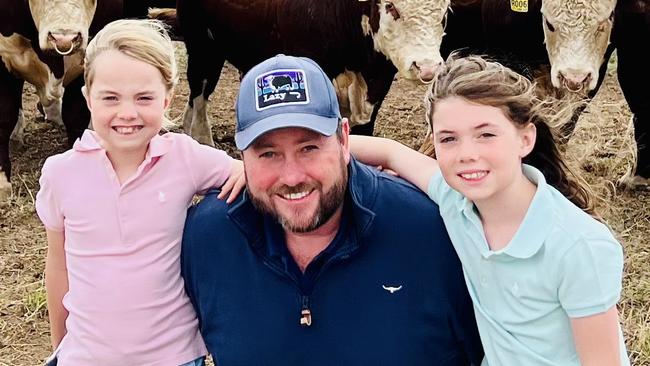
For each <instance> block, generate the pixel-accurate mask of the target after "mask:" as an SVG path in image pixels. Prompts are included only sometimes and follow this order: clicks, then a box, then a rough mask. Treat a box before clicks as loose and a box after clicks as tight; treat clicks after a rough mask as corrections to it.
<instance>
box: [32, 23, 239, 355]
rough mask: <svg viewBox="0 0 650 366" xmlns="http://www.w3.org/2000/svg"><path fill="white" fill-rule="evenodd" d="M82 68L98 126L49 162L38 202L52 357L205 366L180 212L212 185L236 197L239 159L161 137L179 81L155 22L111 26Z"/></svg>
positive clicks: (182, 140)
mask: <svg viewBox="0 0 650 366" xmlns="http://www.w3.org/2000/svg"><path fill="white" fill-rule="evenodd" d="M85 65H86V68H85V73H84V78H85V83H86V86H85V87H84V89H83V93H84V96H85V98H86V101H87V104H88V108H89V109H90V112H91V119H92V125H93V129H94V131H90V130H87V131H85V133H84V135H83V136H82V137H81V139H80V140H77V142H76V143H75V144H74V146H73V148H72V149H71V150H69V151H67V152H65V153H63V154H59V155H55V156H52V157H50V158H48V159H47V161H46V162H45V164H44V165H43V171H42V175H41V180H40V183H41V189H40V191H39V192H38V195H37V199H36V210H37V212H38V215H39V217H40V218H41V220H42V221H43V224H44V225H45V228H46V231H47V240H48V253H47V262H46V269H45V275H46V288H47V300H48V310H49V316H50V329H51V337H52V346H53V348H54V349H55V351H54V353H53V355H52V357H51V358H50V360H48V362H49V364H58V365H60V366H68V365H73V366H83V365H148V366H154V365H161V366H162V365H164V366H177V365H202V364H203V359H204V356H205V355H206V349H205V346H204V344H203V340H202V339H201V336H200V334H199V329H198V323H197V318H196V315H195V313H194V310H193V308H192V304H191V303H190V301H189V299H188V297H187V296H186V294H185V291H184V288H183V281H182V279H181V276H180V263H179V262H180V260H179V258H180V248H181V247H180V241H181V236H182V231H183V224H184V221H185V213H186V209H187V207H188V206H189V204H190V202H191V200H192V197H193V196H194V195H195V194H197V193H203V192H205V191H207V190H208V189H209V188H210V187H215V186H216V187H218V186H222V190H223V192H222V194H221V196H220V198H224V197H225V196H227V195H228V192H230V196H229V200H232V199H234V197H235V196H236V194H237V193H239V191H240V190H241V188H242V187H243V185H244V177H243V173H242V170H243V169H242V165H241V162H240V161H238V160H234V159H231V158H230V157H229V156H228V155H226V153H224V152H223V151H220V150H217V149H214V148H211V147H208V146H204V145H200V144H198V143H197V142H195V141H194V140H192V139H191V138H190V137H188V136H186V135H182V134H175V133H166V134H164V135H159V132H160V130H161V128H162V125H163V122H164V121H165V117H164V113H165V110H166V109H167V107H168V106H169V103H170V101H171V98H172V92H173V89H174V86H175V85H176V83H177V80H178V76H177V70H176V61H175V58H174V47H173V45H172V43H171V40H170V39H169V36H168V35H167V33H166V31H165V29H164V27H163V26H162V25H161V24H160V23H158V22H154V21H142V20H120V21H116V22H113V23H111V24H109V25H107V26H106V27H105V28H104V29H103V30H102V31H100V32H99V33H98V34H97V35H96V36H95V38H94V39H93V40H92V41H91V42H90V43H89V44H88V48H87V51H86V58H85Z"/></svg>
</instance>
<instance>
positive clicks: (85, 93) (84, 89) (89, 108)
mask: <svg viewBox="0 0 650 366" xmlns="http://www.w3.org/2000/svg"><path fill="white" fill-rule="evenodd" d="M81 94H83V96H84V99H86V106H88V110H89V111H92V110H93V109H92V108H91V106H90V95H88V88H86V86H85V85H84V86H82V87H81Z"/></svg>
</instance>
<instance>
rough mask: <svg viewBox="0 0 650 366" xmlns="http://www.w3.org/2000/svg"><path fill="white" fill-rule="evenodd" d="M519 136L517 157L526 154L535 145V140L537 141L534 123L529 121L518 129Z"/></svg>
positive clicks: (522, 156) (523, 156)
mask: <svg viewBox="0 0 650 366" xmlns="http://www.w3.org/2000/svg"><path fill="white" fill-rule="evenodd" d="M519 136H520V137H521V149H520V151H519V157H520V158H522V159H523V158H525V157H526V156H528V154H530V152H531V151H533V148H534V147H535V141H537V127H535V125H534V124H532V123H529V124H527V125H526V126H525V127H523V128H522V129H520V130H519Z"/></svg>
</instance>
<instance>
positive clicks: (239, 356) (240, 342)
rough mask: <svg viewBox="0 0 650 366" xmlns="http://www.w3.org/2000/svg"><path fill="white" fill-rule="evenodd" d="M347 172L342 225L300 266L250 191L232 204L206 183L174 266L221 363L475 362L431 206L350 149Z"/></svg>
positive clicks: (467, 314)
mask: <svg viewBox="0 0 650 366" xmlns="http://www.w3.org/2000/svg"><path fill="white" fill-rule="evenodd" d="M348 172H349V174H348V176H349V180H348V187H347V191H346V196H345V202H346V203H345V204H346V205H348V206H347V207H348V209H344V215H343V218H342V223H343V226H341V229H340V230H339V232H338V233H337V235H336V237H335V239H334V240H333V241H332V244H331V245H330V246H328V247H327V249H325V251H324V252H323V253H321V255H319V256H318V257H317V259H316V260H315V261H314V262H313V263H311V264H310V266H308V268H307V271H306V272H305V274H304V275H303V274H302V273H300V271H299V270H298V269H297V265H296V264H295V263H294V262H293V259H292V258H291V257H290V255H289V254H288V253H287V249H286V245H285V244H284V235H283V234H282V233H281V230H282V229H281V228H280V227H279V226H278V225H275V224H273V223H272V222H266V221H267V220H268V218H265V217H264V215H262V214H261V213H259V212H258V211H257V210H256V209H255V207H254V206H253V205H252V203H251V202H250V199H249V198H248V196H247V193H244V194H243V195H242V196H241V197H239V198H238V200H237V201H235V202H234V203H233V204H231V205H227V204H226V203H225V202H224V201H222V200H218V199H216V198H215V197H214V194H209V195H208V196H206V197H205V199H203V201H201V202H200V203H199V204H198V205H196V206H194V207H192V208H191V209H190V211H189V212H188V218H187V221H186V223H185V230H184V234H183V246H182V254H181V271H182V275H183V278H184V280H185V289H186V292H187V294H188V296H189V298H190V300H191V301H192V304H193V305H194V308H195V309H196V313H197V316H198V319H199V329H200V331H201V335H202V336H203V339H204V341H205V344H206V346H207V348H208V350H209V352H210V354H211V355H212V357H213V358H214V360H215V363H216V364H217V365H219V366H234V365H300V366H305V365H306V366H331V365H344V366H345V365H354V366H358V365H391V366H393V365H409V366H420V365H422V366H425V365H427V366H430V365H438V366H461V365H463V366H467V365H479V364H480V363H481V361H482V358H483V350H482V347H481V344H480V338H479V335H478V330H477V327H476V321H475V318H474V312H473V307H472V302H471V299H470V297H469V295H468V292H467V289H466V287H465V282H464V279H463V272H462V269H461V265H460V261H459V260H458V257H457V256H456V253H455V251H454V249H453V247H452V245H451V243H450V241H449V237H448V236H447V233H446V231H445V228H444V224H443V222H442V219H441V218H440V215H439V212H438V207H437V206H436V205H435V204H434V203H433V202H431V200H429V199H428V198H427V197H426V196H425V195H424V194H423V193H422V192H420V191H419V190H417V189H416V188H415V187H413V186H412V185H410V184H408V183H406V182H404V181H403V180H401V179H397V178H394V177H390V176H387V175H385V174H379V173H377V172H376V171H375V170H374V169H373V168H370V167H367V166H365V165H362V164H360V163H358V162H356V161H355V160H354V159H353V160H352V161H351V162H350V165H349V168H348ZM289 259H291V260H289ZM305 311H308V312H309V314H310V315H309V319H310V321H309V322H306V321H304V320H305V316H304V313H305Z"/></svg>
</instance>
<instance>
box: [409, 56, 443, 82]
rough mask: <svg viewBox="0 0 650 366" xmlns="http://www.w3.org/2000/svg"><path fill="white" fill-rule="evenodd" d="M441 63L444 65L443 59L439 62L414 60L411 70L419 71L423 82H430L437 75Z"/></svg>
mask: <svg viewBox="0 0 650 366" xmlns="http://www.w3.org/2000/svg"><path fill="white" fill-rule="evenodd" d="M440 65H442V61H439V62H433V61H429V60H426V61H422V62H416V61H414V62H413V63H412V64H411V71H412V72H414V73H417V75H418V78H419V79H420V81H421V82H422V83H424V84H428V83H430V82H431V81H433V78H434V77H435V76H436V72H437V71H438V68H439V67H440Z"/></svg>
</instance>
